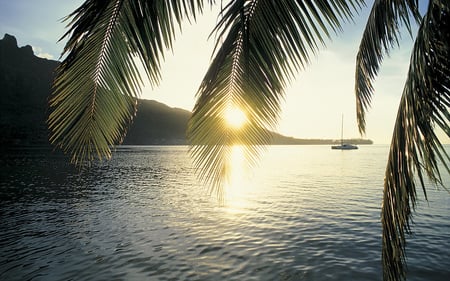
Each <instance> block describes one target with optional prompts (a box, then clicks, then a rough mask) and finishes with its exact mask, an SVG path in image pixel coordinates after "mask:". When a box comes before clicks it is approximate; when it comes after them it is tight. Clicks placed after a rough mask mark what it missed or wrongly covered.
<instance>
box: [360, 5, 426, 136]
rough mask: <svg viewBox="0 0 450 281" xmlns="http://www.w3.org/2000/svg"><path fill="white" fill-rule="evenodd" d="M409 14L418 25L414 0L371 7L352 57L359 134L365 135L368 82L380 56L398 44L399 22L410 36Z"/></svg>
mask: <svg viewBox="0 0 450 281" xmlns="http://www.w3.org/2000/svg"><path fill="white" fill-rule="evenodd" d="M410 15H412V16H413V17H414V19H415V20H416V21H417V22H420V14H419V10H418V3H417V0H406V1H405V0H376V1H375V2H374V4H373V6H372V10H371V12H370V15H369V18H368V20H367V24H366V28H365V30H364V33H363V36H362V38H361V43H360V47H359V51H358V54H357V56H356V73H355V94H356V109H357V119H358V126H359V131H360V133H364V132H365V127H366V122H365V113H366V110H367V109H368V108H369V107H370V103H371V100H372V94H373V86H372V81H373V80H374V79H375V77H376V76H377V74H378V70H379V68H380V64H381V62H382V60H383V58H384V55H386V54H388V53H389V50H390V49H391V48H392V47H394V46H395V45H398V42H399V37H400V35H399V28H400V25H401V23H403V24H404V25H405V26H406V28H407V30H408V31H409V33H410V34H411V24H410Z"/></svg>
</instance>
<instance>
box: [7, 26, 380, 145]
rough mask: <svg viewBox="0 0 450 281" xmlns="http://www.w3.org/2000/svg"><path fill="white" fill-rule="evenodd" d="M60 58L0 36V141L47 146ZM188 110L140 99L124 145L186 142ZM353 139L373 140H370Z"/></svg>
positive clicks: (277, 140) (282, 140)
mask: <svg viewBox="0 0 450 281" xmlns="http://www.w3.org/2000/svg"><path fill="white" fill-rule="evenodd" d="M58 64H59V62H57V61H53V60H47V59H43V58H39V57H36V56H35V55H34V54H33V50H32V48H31V46H25V47H21V48H19V47H18V46H17V40H16V39H15V38H14V37H13V36H11V35H8V34H6V35H5V36H4V38H3V39H2V40H0V113H1V115H0V132H1V134H0V145H1V146H2V147H10V146H31V145H40V146H48V145H49V142H48V130H47V125H46V123H45V120H46V119H47V114H48V97H49V95H50V92H51V85H52V81H53V78H54V70H55V69H56V67H57V66H58ZM190 115H191V113H190V112H189V111H187V110H183V109H179V108H171V107H169V106H167V105H165V104H162V103H159V102H156V101H151V100H139V108H138V113H137V116H136V118H135V120H134V122H133V124H132V125H131V126H130V128H129V130H128V134H127V136H126V138H125V139H124V142H123V144H130V145H150V144H161V145H173V144H186V143H187V142H186V137H185V134H186V127H187V123H188V120H189V117H190ZM272 134H273V140H274V141H273V143H274V144H333V143H335V142H336V141H335V140H322V139H295V138H291V137H285V136H282V135H280V134H276V133H272ZM352 143H358V144H362V143H365V144H371V143H372V142H371V141H370V140H360V139H357V140H352Z"/></svg>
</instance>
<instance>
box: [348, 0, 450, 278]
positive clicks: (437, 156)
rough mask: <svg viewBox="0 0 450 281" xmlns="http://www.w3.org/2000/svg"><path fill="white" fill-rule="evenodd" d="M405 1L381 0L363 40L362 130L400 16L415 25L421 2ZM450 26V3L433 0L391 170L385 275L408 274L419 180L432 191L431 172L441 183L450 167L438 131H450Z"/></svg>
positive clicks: (396, 133)
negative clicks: (412, 19) (409, 17)
mask: <svg viewBox="0 0 450 281" xmlns="http://www.w3.org/2000/svg"><path fill="white" fill-rule="evenodd" d="M401 2H402V1H377V2H376V3H375V4H374V8H373V9H372V13H371V17H370V19H369V23H368V25H367V27H366V30H365V34H364V36H363V40H362V42H361V47H360V52H359V53H358V58H357V70H356V95H357V105H358V107H357V111H358V122H359V127H360V130H361V131H362V132H364V129H365V122H364V113H365V110H366V109H367V107H368V105H369V104H370V99H371V95H372V92H373V88H372V85H371V81H372V80H373V79H374V77H375V76H376V74H377V71H378V67H379V63H380V62H381V60H382V56H383V52H384V51H388V49H389V48H390V47H392V44H393V43H394V42H395V40H396V39H397V37H398V35H397V32H398V21H399V18H400V19H402V20H403V21H404V22H405V23H407V25H409V23H408V22H407V14H408V12H407V7H409V9H410V10H411V11H412V12H413V14H415V15H416V18H417V14H416V13H417V3H415V1H414V2H412V1H403V2H404V3H401ZM392 3H395V5H392ZM405 5H408V6H405ZM391 9H394V10H391ZM395 9H397V10H395ZM385 10H387V11H388V12H387V13H386V12H385ZM386 15H389V16H386ZM449 29H450V3H449V2H448V1H446V0H442V1H440V0H433V1H430V5H429V8H428V11H427V13H426V14H425V16H424V18H423V20H422V22H421V26H420V28H419V31H418V35H417V38H416V42H415V45H414V48H413V53H412V57H411V62H410V68H409V72H408V78H407V81H406V84H405V88H404V90H403V95H402V99H401V102H400V105H399V109H398V115H397V119H396V123H395V128H394V134H393V137H392V143H391V150H390V153H389V158H388V164H387V168H386V174H385V183H384V197H383V207H382V227H383V255H382V258H383V268H384V274H383V275H384V279H385V280H403V279H405V277H406V254H405V238H406V237H405V234H406V233H408V232H409V231H410V222H411V216H412V210H414V208H415V204H416V180H419V182H420V185H421V186H422V189H423V191H424V194H425V197H426V190H425V179H424V177H425V175H427V176H428V178H429V179H431V181H432V182H434V183H435V184H441V176H440V171H439V168H438V163H441V164H442V165H443V167H444V169H445V170H446V172H447V173H450V170H449V166H448V163H449V162H450V158H449V156H448V155H447V153H446V151H445V150H444V148H443V147H442V145H441V143H440V141H439V139H438V138H437V136H436V134H435V131H434V130H435V126H438V127H440V128H441V129H442V130H443V131H444V132H445V133H446V134H447V136H449V137H450V125H449V124H450V114H449V112H448V109H449V106H450V68H449V65H450V45H449V44H450V33H449V32H448V30H449ZM416 176H417V178H416Z"/></svg>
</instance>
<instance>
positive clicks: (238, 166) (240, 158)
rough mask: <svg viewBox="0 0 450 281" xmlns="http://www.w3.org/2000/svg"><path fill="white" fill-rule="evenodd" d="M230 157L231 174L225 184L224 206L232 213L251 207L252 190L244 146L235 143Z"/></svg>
mask: <svg viewBox="0 0 450 281" xmlns="http://www.w3.org/2000/svg"><path fill="white" fill-rule="evenodd" d="M228 159H229V160H228V161H229V163H228V165H229V174H228V180H227V182H226V183H225V186H224V187H225V190H224V191H225V196H224V199H225V200H224V201H225V202H224V204H225V206H224V207H226V209H227V211H228V212H230V213H239V212H242V211H243V210H244V209H245V208H247V207H249V206H248V205H249V196H250V193H251V192H252V186H251V179H250V173H249V169H248V166H247V165H248V164H247V160H246V156H245V149H244V147H243V146H242V145H233V147H232V149H231V154H230V157H229V158H228Z"/></svg>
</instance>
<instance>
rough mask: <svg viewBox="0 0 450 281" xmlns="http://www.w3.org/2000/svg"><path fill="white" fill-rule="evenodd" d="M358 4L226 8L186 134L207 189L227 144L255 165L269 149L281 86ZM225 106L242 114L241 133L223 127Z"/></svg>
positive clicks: (222, 165)
mask: <svg viewBox="0 0 450 281" xmlns="http://www.w3.org/2000/svg"><path fill="white" fill-rule="evenodd" d="M361 2H362V1H358V0H355V1H344V0H333V1H324V0H316V1H311V0H310V1H304V0H301V1H300V0H299V1H292V0H279V1H270V0H259V1H256V0H253V1H249V0H247V1H244V0H236V1H231V2H230V3H229V4H228V5H227V6H226V7H225V8H224V10H223V11H222V18H221V20H220V21H219V23H218V24H217V26H216V28H215V32H216V34H217V36H218V41H217V45H216V48H215V53H214V59H213V61H212V63H211V66H210V68H209V69H208V71H207V73H206V75H205V77H204V79H203V82H202V84H201V86H200V88H199V90H198V93H197V102H196V105H195V108H194V111H193V115H192V118H191V120H190V122H189V128H188V138H189V140H190V141H191V143H192V144H193V145H194V146H193V147H192V148H191V152H192V155H193V158H194V164H195V166H196V167H197V169H198V171H199V173H200V176H201V177H202V178H203V179H204V180H205V181H207V182H208V183H209V184H211V186H213V189H212V190H215V191H217V192H219V193H220V191H221V189H220V188H219V187H221V186H222V184H223V179H224V178H226V170H227V168H226V167H227V161H228V160H227V159H228V158H229V151H230V148H229V146H230V145H233V144H234V143H236V142H238V143H240V144H245V151H246V155H247V157H248V159H247V163H248V164H249V165H252V163H254V161H255V160H256V159H257V156H258V154H259V152H260V151H261V148H262V147H263V145H266V144H269V142H270V134H269V131H268V130H270V129H273V128H274V126H275V125H276V123H277V121H278V118H279V112H280V102H281V100H282V99H283V95H284V89H285V86H286V84H287V83H288V81H289V80H290V79H291V78H292V77H293V75H294V74H295V73H296V72H297V71H298V70H299V69H301V68H303V67H304V66H305V65H306V64H307V63H308V61H309V58H310V56H311V55H312V54H314V53H315V52H316V51H317V49H318V46H319V45H321V44H324V38H325V37H329V36H330V31H334V32H336V31H337V30H339V29H340V23H341V22H342V20H343V19H350V18H351V17H352V13H353V12H354V11H355V10H356V9H357V8H359V7H360V4H361ZM229 107H238V108H240V109H241V110H243V111H244V112H245V114H246V116H247V119H248V123H247V125H246V127H245V133H243V132H241V131H239V130H236V129H233V128H231V127H229V126H227V125H226V123H225V122H224V120H223V118H224V112H225V111H226V110H227V108H229Z"/></svg>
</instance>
